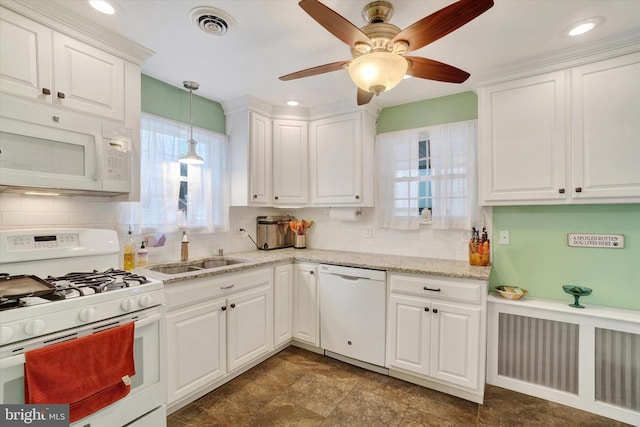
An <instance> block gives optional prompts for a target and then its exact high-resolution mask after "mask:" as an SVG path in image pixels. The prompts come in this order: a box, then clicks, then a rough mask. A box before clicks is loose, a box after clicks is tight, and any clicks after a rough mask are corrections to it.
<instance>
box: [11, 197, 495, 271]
mask: <svg viewBox="0 0 640 427" xmlns="http://www.w3.org/2000/svg"><path fill="white" fill-rule="evenodd" d="M118 206H119V203H118V202H112V201H110V200H109V199H108V198H100V197H98V198H96V197H42V196H22V195H16V194H0V228H2V229H14V228H39V227H78V228H106V229H117V230H118V232H119V237H120V239H121V241H122V240H123V239H124V238H125V236H126V225H125V226H120V227H117V222H118ZM360 212H361V214H360V215H358V216H357V220H356V221H343V220H337V219H333V218H330V216H329V209H328V208H303V209H274V208H249V207H232V208H231V211H230V215H229V218H230V222H231V224H230V226H231V230H230V231H228V232H224V233H193V234H189V241H190V244H189V255H190V257H191V258H200V257H205V256H210V255H217V254H218V250H219V249H223V250H224V252H225V253H226V254H231V253H237V252H242V251H247V250H251V249H253V248H255V246H254V244H253V243H252V242H251V240H249V239H248V238H242V237H237V234H238V233H237V230H238V229H240V228H244V229H246V230H247V232H248V233H249V234H250V235H251V236H252V237H253V238H254V239H255V237H256V216H258V215H284V214H289V215H294V216H296V217H297V218H299V219H306V220H313V221H314V225H313V227H312V228H311V229H310V230H309V232H308V234H307V247H309V248H314V249H331V250H345V251H354V252H369V253H385V254H392V255H404V256H417V257H425V258H442V259H458V260H466V259H467V257H468V254H467V241H468V238H469V233H468V232H467V231H449V230H434V229H432V228H431V227H430V226H429V225H421V226H420V230H419V231H398V230H387V229H382V228H378V226H377V225H376V220H375V209H374V208H361V209H360ZM487 223H488V224H490V223H491V221H490V219H489V220H488V221H487ZM154 236H155V237H159V234H156V235H154ZM181 236H182V233H181V232H177V233H169V234H167V235H166V236H165V237H166V243H165V245H164V246H163V247H158V248H149V262H150V263H157V262H164V261H174V260H178V259H179V258H180V238H181ZM145 237H147V236H146V235H134V240H135V241H136V245H137V246H138V247H139V245H140V242H141V240H142V239H144V238H145Z"/></svg>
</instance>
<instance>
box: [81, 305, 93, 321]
mask: <svg viewBox="0 0 640 427" xmlns="http://www.w3.org/2000/svg"><path fill="white" fill-rule="evenodd" d="M78 317H79V318H80V321H81V322H84V323H88V322H91V321H92V320H93V319H95V318H96V309H95V308H85V309H84V310H82V311H81V312H80V314H79V315H78Z"/></svg>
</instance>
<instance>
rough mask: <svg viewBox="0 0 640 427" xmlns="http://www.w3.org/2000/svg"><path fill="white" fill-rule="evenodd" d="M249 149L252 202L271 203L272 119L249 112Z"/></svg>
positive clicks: (264, 204) (261, 204)
mask: <svg viewBox="0 0 640 427" xmlns="http://www.w3.org/2000/svg"><path fill="white" fill-rule="evenodd" d="M249 121H250V125H249V149H250V152H251V157H250V163H251V174H250V188H249V192H250V194H251V200H250V204H251V205H255V206H269V205H271V150H272V143H271V119H269V118H268V117H266V116H263V115H262V114H258V113H256V112H253V111H252V112H250V113H249Z"/></svg>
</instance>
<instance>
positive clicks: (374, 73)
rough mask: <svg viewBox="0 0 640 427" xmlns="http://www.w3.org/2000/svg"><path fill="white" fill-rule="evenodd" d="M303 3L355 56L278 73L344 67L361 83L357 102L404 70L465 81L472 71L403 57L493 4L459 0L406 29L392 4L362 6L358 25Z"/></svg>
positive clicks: (310, 0)
mask: <svg viewBox="0 0 640 427" xmlns="http://www.w3.org/2000/svg"><path fill="white" fill-rule="evenodd" d="M298 4H299V5H300V7H301V8H302V9H304V11H305V12H307V13H308V14H309V15H310V16H311V17H312V18H313V19H315V20H316V21H317V22H318V23H319V24H320V25H322V26H323V27H324V28H325V29H327V30H328V31H329V32H330V33H331V34H333V35H334V36H336V37H337V38H338V39H340V40H342V41H343V42H344V43H346V44H347V45H349V46H350V47H351V55H352V56H353V59H352V60H344V61H338V62H332V63H330V64H325V65H320V66H317V67H312V68H307V69H305V70H301V71H297V72H295V73H291V74H287V75H284V76H282V77H280V80H285V81H286V80H294V79H299V78H303V77H309V76H315V75H317V74H323V73H328V72H331V71H337V70H342V69H345V68H346V69H348V70H349V75H350V76H351V79H352V80H353V81H354V83H355V84H356V85H357V86H358V95H357V101H358V105H364V104H367V103H368V102H369V101H371V99H372V98H373V96H374V95H379V94H380V93H382V92H384V91H386V90H389V89H391V88H393V87H395V86H396V85H397V84H398V83H400V81H401V80H402V78H403V77H404V75H405V74H407V75H409V76H412V77H419V78H422V79H428V80H437V81H441V82H450V83H462V82H464V81H465V80H467V78H469V75H470V74H469V73H467V72H466V71H463V70H461V69H459V68H456V67H453V66H451V65H447V64H444V63H442V62H438V61H434V60H432V59H427V58H421V57H418V56H404V54H405V53H407V52H410V51H413V50H417V49H420V48H422V47H424V46H426V45H428V44H430V43H433V42H434V41H436V40H438V39H440V38H441V37H444V36H446V35H447V34H449V33H450V32H452V31H454V30H456V29H458V28H460V27H461V26H463V25H465V24H466V23H468V22H469V21H471V20H472V19H474V18H476V17H477V16H479V15H481V14H482V13H484V12H485V11H487V10H488V9H490V8H491V7H492V6H493V0H459V1H457V2H455V3H453V4H451V5H449V6H447V7H444V8H442V9H440V10H438V11H437V12H434V13H432V14H431V15H429V16H426V17H424V18H422V19H420V20H419V21H417V22H414V23H413V24H412V25H410V26H408V27H407V28H405V29H404V30H401V29H400V28H398V27H396V26H395V25H393V24H390V23H389V22H388V21H389V19H390V18H391V16H392V15H393V5H392V4H391V3H389V2H388V1H374V2H371V3H368V4H366V5H365V6H364V8H363V10H362V16H363V18H364V19H365V21H366V22H368V25H365V26H364V27H362V28H358V27H356V26H355V25H353V24H352V23H351V22H349V21H348V20H347V19H345V18H344V17H342V16H341V15H339V14H338V13H336V12H335V11H333V10H332V9H330V8H329V7H327V6H325V5H324V4H322V3H320V2H319V1H318V0H301V1H300V2H299V3H298Z"/></svg>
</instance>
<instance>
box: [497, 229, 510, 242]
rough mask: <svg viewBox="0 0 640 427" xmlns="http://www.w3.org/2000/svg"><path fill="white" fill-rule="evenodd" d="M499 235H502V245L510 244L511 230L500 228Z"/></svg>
mask: <svg viewBox="0 0 640 427" xmlns="http://www.w3.org/2000/svg"><path fill="white" fill-rule="evenodd" d="M498 235H499V237H500V240H499V243H500V244H501V245H508V244H509V230H500V233H499V234H498Z"/></svg>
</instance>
